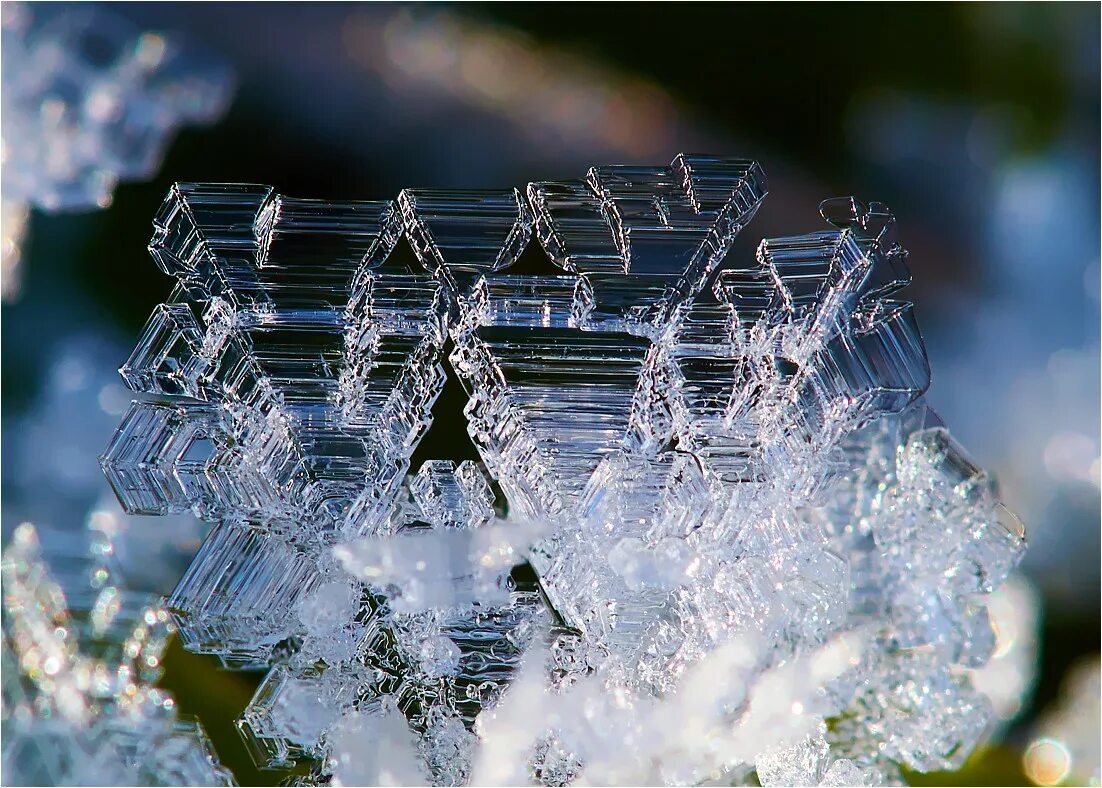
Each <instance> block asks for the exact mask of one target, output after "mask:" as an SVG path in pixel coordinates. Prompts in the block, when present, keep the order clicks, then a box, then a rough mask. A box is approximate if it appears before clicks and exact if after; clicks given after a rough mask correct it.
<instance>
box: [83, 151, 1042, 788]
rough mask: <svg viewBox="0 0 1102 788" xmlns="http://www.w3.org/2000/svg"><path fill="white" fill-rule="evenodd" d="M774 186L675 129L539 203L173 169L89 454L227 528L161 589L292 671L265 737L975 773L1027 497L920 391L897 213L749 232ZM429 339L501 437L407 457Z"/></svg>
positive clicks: (713, 766) (661, 778)
mask: <svg viewBox="0 0 1102 788" xmlns="http://www.w3.org/2000/svg"><path fill="white" fill-rule="evenodd" d="M764 196H765V185H764V177H763V175H762V172H761V170H760V168H759V167H758V165H757V164H756V163H754V162H751V161H744V160H730V159H721V158H716V157H711V156H688V155H680V156H678V157H677V158H675V159H674V161H673V163H672V164H671V165H669V166H659V167H637V166H609V167H596V168H593V169H592V170H590V171H589V173H588V174H587V176H586V177H585V178H584V179H581V180H577V181H565V182H548V183H533V184H530V185H529V186H528V189H527V194H522V193H521V192H520V191H518V190H503V191H500V192H492V191H485V192H483V191H478V192H473V191H467V192H464V191H458V192H457V191H446V192H445V191H422V190H407V191H405V192H403V193H402V194H401V195H400V197H399V199H398V200H397V201H396V202H389V201H384V202H358V203H334V202H322V201H313V200H300V199H292V198H289V197H284V196H281V195H278V194H275V193H274V192H273V190H272V189H270V188H267V187H259V186H227V185H202V184H179V185H177V186H176V187H174V188H173V190H172V192H171V193H170V194H169V197H168V200H167V202H166V203H165V205H164V207H163V208H162V210H161V211H160V213H159V214H158V215H157V218H156V220H155V222H154V226H155V232H154V237H153V242H152V244H151V247H150V249H151V251H152V253H153V257H154V259H155V260H156V261H157V264H158V265H159V266H160V268H161V269H162V270H163V271H164V272H165V273H167V274H169V275H171V276H174V277H176V279H177V281H178V284H177V287H176V289H175V290H174V291H173V294H172V296H171V297H170V298H169V300H168V301H167V302H166V303H165V304H162V305H161V306H159V307H157V309H156V310H155V311H154V314H153V316H152V318H151V319H150V321H149V324H148V325H147V327H146V329H145V332H144V334H143V336H142V339H141V341H140V343H139V345H138V347H137V349H136V350H135V351H134V354H133V355H132V356H131V358H130V360H129V361H128V362H127V363H126V365H125V366H124V367H123V369H122V373H123V377H124V378H125V380H126V382H127V384H128V385H129V386H130V387H131V389H132V390H134V391H135V392H137V393H139V394H140V398H139V399H138V400H136V401H135V402H134V404H133V405H132V407H131V409H130V411H129V412H128V413H127V415H126V417H125V418H124V420H123V423H122V425H121V426H120V428H119V431H118V433H117V434H116V436H115V438H114V439H113V441H112V443H111V445H110V447H109V448H108V450H107V453H106V454H105V456H104V458H103V465H104V469H105V471H106V472H107V475H108V477H109V479H110V480H111V483H112V485H113V486H114V488H115V490H116V492H117V493H118V495H119V498H120V501H122V503H123V505H124V507H125V508H126V509H127V511H129V512H131V513H146V514H165V513H168V512H176V511H185V510H189V509H190V510H193V511H194V512H196V513H197V514H198V515H199V516H201V517H203V518H205V519H208V520H211V521H213V522H215V523H216V524H215V526H214V528H213V530H212V531H211V533H210V536H209V537H208V539H207V541H206V542H205V543H204V545H203V547H202V549H201V550H200V552H199V554H198V555H197V557H196V559H195V561H194V563H193V564H192V566H191V568H190V570H189V571H188V573H187V574H186V576H185V577H184V578H183V579H182V580H181V581H180V584H179V586H178V587H177V588H176V590H175V591H174V592H173V593H172V595H171V597H170V598H169V601H168V606H169V608H170V610H171V611H172V612H173V615H174V618H175V620H176V624H177V627H178V629H179V633H180V636H181V637H182V638H183V641H184V643H185V645H186V647H187V648H189V649H192V650H194V651H198V652H201V653H210V654H216V655H218V656H219V657H220V658H221V659H222V661H223V662H224V664H225V665H227V666H228V667H234V666H251V667H255V666H271V668H270V671H269V673H268V674H267V678H266V679H265V680H264V682H263V683H262V685H261V687H260V689H259V690H258V692H257V695H256V697H255V698H254V700H253V702H252V703H251V705H250V706H249V707H248V709H247V710H246V711H245V714H244V716H243V718H242V720H241V725H240V727H241V730H242V732H243V734H244V735H245V737H246V739H247V740H248V741H249V742H250V743H251V745H252V746H253V750H254V752H255V755H256V757H257V759H258V762H259V763H261V764H262V765H266V766H271V767H276V766H285V765H288V764H290V763H292V762H294V761H309V762H311V763H312V764H313V771H312V773H311V775H312V776H311V777H310V778H306V779H308V780H309V781H322V780H327V781H331V782H333V783H334V784H363V783H373V782H374V783H378V782H390V781H398V782H405V783H409V782H432V783H436V784H458V783H462V782H464V781H466V780H473V781H474V782H476V783H479V784H489V783H516V782H523V781H528V780H530V781H534V782H539V783H544V784H565V783H571V782H578V783H589V784H594V783H597V784H602V783H633V784H639V783H655V782H672V783H682V782H700V781H703V780H711V779H723V780H725V781H727V782H736V783H737V782H740V781H745V780H753V779H754V778H755V777H756V778H757V779H758V780H760V781H761V782H762V784H803V785H810V784H819V783H820V782H822V783H823V784H856V783H857V782H863V783H873V782H880V781H893V780H897V779H898V778H899V767H900V766H905V767H909V768H912V769H917V770H936V769H945V768H952V767H954V766H956V765H959V764H960V763H961V761H962V760H963V758H965V757H966V756H967V754H968V752H969V751H970V750H971V748H972V747H973V746H974V744H975V743H976V741H977V740H978V738H979V737H980V736H981V735H982V734H983V733H984V731H985V729H986V727H987V724H988V716H989V715H988V710H987V705H986V701H985V699H984V697H983V696H982V695H981V694H980V693H978V692H977V691H975V690H973V688H972V687H971V684H970V679H969V672H970V670H972V669H974V668H976V667H978V666H980V665H982V664H983V663H984V662H985V661H986V660H987V658H988V656H989V654H990V652H991V649H992V646H993V643H994V633H993V631H992V627H991V625H990V622H989V620H988V617H987V612H986V607H985V595H987V594H989V593H991V592H992V591H993V590H994V589H995V588H996V587H997V586H999V585H1000V584H1001V583H1002V582H1003V580H1004V579H1005V578H1006V576H1007V574H1008V573H1009V572H1010V570H1011V569H1012V568H1013V566H1014V564H1015V563H1016V561H1017V560H1018V559H1019V557H1020V555H1021V552H1022V550H1023V548H1024V540H1023V534H1022V531H1021V527H1020V525H1019V524H1018V523H1017V521H1016V520H1015V519H1014V518H1013V516H1012V515H1010V514H1009V513H1008V512H1006V511H1005V510H1004V509H1003V507H1002V505H1001V504H1000V503H999V501H998V499H997V496H996V491H995V488H994V485H993V483H992V481H991V480H990V479H989V478H988V477H987V476H986V475H984V474H983V472H982V471H980V470H979V469H978V468H976V467H975V465H973V464H972V463H971V462H970V461H969V460H968V459H967V458H966V456H965V455H964V454H963V452H962V451H961V449H960V448H959V447H958V446H957V445H956V444H955V443H954V442H953V441H952V440H951V439H950V438H949V436H948V434H947V432H946V430H945V428H944V427H943V426H942V425H941V423H940V422H939V421H938V419H937V417H936V415H934V414H933V412H932V411H930V410H929V408H928V407H927V406H926V405H925V404H924V402H923V400H922V395H923V392H924V391H925V389H926V387H927V385H928V382H929V368H928V366H927V362H926V357H925V351H924V348H923V345H922V341H921V337H920V335H919V332H918V327H917V324H916V322H915V319H914V315H913V313H912V309H911V306H910V304H909V303H907V302H905V301H900V300H897V298H896V296H897V295H898V293H899V291H900V290H901V289H902V288H903V287H904V286H905V285H906V284H907V283H908V281H909V273H908V271H907V267H906V265H905V258H906V252H905V251H904V250H903V249H902V248H901V247H900V246H899V245H898V244H897V243H895V242H894V240H893V239H892V225H893V223H894V219H893V217H892V216H891V214H890V213H889V212H888V211H887V209H886V208H885V207H884V206H882V205H880V204H877V203H873V204H871V205H869V206H865V205H862V204H861V203H859V202H857V201H855V200H852V199H842V200H829V201H827V202H825V203H823V205H822V206H821V213H822V215H823V218H824V219H826V221H827V222H828V224H827V226H826V228H824V229H821V230H818V231H815V232H812V233H810V234H806V235H799V236H789V237H782V238H770V239H765V240H763V241H762V242H761V244H760V245H759V246H758V249H757V253H756V255H754V256H753V258H752V259H749V260H739V259H734V258H735V257H736V255H734V254H731V255H728V251H729V250H730V247H731V244H732V242H733V241H734V239H735V237H736V236H737V235H738V234H739V233H740V232H741V231H742V230H743V229H744V227H745V226H746V225H747V223H748V222H749V221H750V220H751V218H752V217H753V215H754V213H755V211H756V210H757V208H758V207H759V205H760V204H761V201H762V199H763V198H764ZM533 229H534V233H533ZM533 234H534V235H535V240H532V239H531V236H532V235H533ZM399 243H402V244H408V245H409V246H410V247H412V250H413V252H414V253H415V256H416V259H417V260H418V261H419V262H420V264H421V265H420V266H413V265H408V266H407V265H403V264H400V263H399V262H398V261H399V260H400V259H401V255H398V254H392V252H393V250H394V248H395V246H396V245H397V244H399ZM526 250H527V251H528V254H526V255H525V262H524V264H523V265H517V261H518V260H519V259H520V257H521V255H522V253H525V252H526ZM541 250H542V254H541ZM541 266H542V271H541ZM510 267H515V268H522V269H524V270H525V271H526V273H525V275H520V274H517V273H511V272H510V270H509V269H510ZM414 268H417V270H413V269H414ZM533 270H534V271H535V273H531V272H532V271H533ZM445 363H448V364H450V365H451V368H452V369H453V370H454V372H455V373H456V375H457V376H458V378H459V380H460V381H461V382H462V384H463V385H464V387H465V389H466V391H467V394H468V396H469V401H468V404H467V407H466V409H465V411H464V413H465V415H466V419H467V425H468V432H469V434H470V436H471V438H472V440H473V442H474V445H475V447H476V448H477V450H478V452H479V454H480V456H481V459H482V464H475V463H471V462H469V461H468V462H463V463H460V464H458V465H456V464H455V463H454V462H452V461H450V460H449V459H448V458H441V459H439V460H432V461H427V462H425V463H423V464H422V465H421V466H420V467H419V468H416V469H413V468H411V467H410V457H411V455H412V454H413V450H414V448H415V447H416V446H417V444H418V442H419V441H420V440H421V438H422V437H423V436H424V434H425V433H426V431H427V430H428V429H429V428H430V426H431V423H432V418H433V414H432V406H433V404H434V402H435V401H436V399H437V397H438V395H439V393H440V391H441V389H442V387H443V385H444V381H445V373H444V368H443V364H445ZM436 415H437V417H438V418H439V417H442V414H439V413H437V414H436ZM443 415H446V414H443ZM450 417H451V418H461V416H460V415H459V414H454V415H451V416H450ZM491 480H492V481H493V482H495V483H496V486H497V488H498V489H500V491H501V495H500V497H499V498H498V499H496V500H495V496H494V493H493V492H492V489H493V487H492V485H491ZM495 507H496V508H495ZM502 511H504V512H506V514H499V513H495V512H502Z"/></svg>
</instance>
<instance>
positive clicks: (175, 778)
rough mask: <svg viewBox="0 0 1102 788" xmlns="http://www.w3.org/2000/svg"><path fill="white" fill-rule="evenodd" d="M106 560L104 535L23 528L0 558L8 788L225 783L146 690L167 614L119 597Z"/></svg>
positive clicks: (207, 755)
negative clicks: (0, 560)
mask: <svg viewBox="0 0 1102 788" xmlns="http://www.w3.org/2000/svg"><path fill="white" fill-rule="evenodd" d="M82 536H83V537H84V538H81V537H82ZM46 558H49V559H50V563H49V564H47V563H46V561H45V559H46ZM111 558H112V556H111V549H110V542H109V541H108V540H107V539H106V538H105V536H104V535H103V534H102V533H99V532H96V531H94V530H89V531H86V532H84V533H83V534H81V533H79V532H77V533H74V532H72V531H61V532H51V531H48V530H41V529H36V528H35V527H34V526H32V525H31V524H30V523H24V524H23V525H21V526H19V527H18V528H17V529H16V530H15V532H14V534H13V537H12V539H11V541H10V542H9V544H8V545H7V547H6V549H5V550H4V558H3V564H2V570H3V581H4V617H3V622H4V625H3V643H2V650H3V651H2V653H3V663H4V664H3V715H2V724H3V737H2V739H3V744H2V754H3V781H4V784H5V785H228V784H232V777H231V776H230V774H229V773H228V772H227V771H225V770H224V769H222V768H221V767H220V766H218V765H217V764H216V761H215V758H214V754H213V751H212V750H211V747H210V744H209V742H208V741H207V738H206V735H205V734H204V732H203V729H202V728H201V727H200V726H199V724H198V722H195V721H189V720H185V719H182V718H180V717H179V716H178V715H177V714H176V708H175V702H174V701H173V699H172V697H171V696H169V695H168V694H166V693H165V692H164V691H162V690H160V689H157V688H156V687H155V686H154V684H155V682H156V679H157V677H158V676H159V675H160V661H161V656H162V653H163V651H164V648H165V645H166V642H167V640H168V637H169V635H170V634H171V632H172V626H171V623H170V620H169V616H168V614H167V613H166V612H165V611H164V610H163V609H162V608H160V606H159V605H158V599H157V597H155V596H151V595H148V594H141V593H134V592H132V591H128V590H126V589H125V588H123V587H121V586H119V585H118V584H117V575H116V574H115V573H114V572H113V571H112V561H111ZM55 575H60V576H62V577H63V580H64V581H65V584H66V585H67V586H68V588H69V589H70V592H69V593H65V591H63V590H62V586H61V585H59V584H58V582H57V581H56V580H55Z"/></svg>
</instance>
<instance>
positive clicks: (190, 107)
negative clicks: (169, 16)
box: [0, 3, 232, 292]
mask: <svg viewBox="0 0 1102 788" xmlns="http://www.w3.org/2000/svg"><path fill="white" fill-rule="evenodd" d="M3 52H4V55H3V69H2V70H3V114H4V128H3V139H2V142H0V144H2V147H3V191H4V200H3V216H4V224H5V238H4V258H5V266H4V268H5V270H4V273H5V279H6V280H7V281H6V283H5V292H8V291H9V290H10V289H11V288H12V287H14V284H13V279H14V277H13V274H14V265H15V262H16V261H17V260H18V255H19V236H20V235H21V234H22V231H23V228H24V225H25V222H26V218H27V212H28V210H29V208H30V207H37V208H39V209H42V210H46V211H59V210H87V209H89V208H94V207H101V208H102V207H105V206H107V205H109V204H110V202H111V196H112V193H113V192H114V190H115V186H116V184H117V183H119V182H120V181H132V180H144V179H146V178H149V177H150V176H151V175H153V173H154V172H155V171H156V169H157V167H158V166H159V165H160V162H161V159H162V158H163V155H164V150H165V147H166V145H167V143H168V141H169V139H170V138H171V135H172V133H173V132H174V131H175V130H176V129H177V128H178V127H180V126H184V125H190V124H196V123H210V122H213V121H214V120H216V119H217V118H218V117H219V116H220V115H221V114H222V113H223V112H224V111H225V109H226V106H227V104H228V102H229V98H230V94H231V89H232V80H231V78H230V73H229V69H228V68H227V67H226V66H225V65H223V64H221V63H219V62H218V61H217V60H216V59H214V58H211V57H208V56H207V55H206V54H205V53H203V54H202V55H201V56H200V55H199V53H197V52H196V50H195V47H194V46H193V45H192V46H190V47H187V48H185V47H181V46H180V45H179V44H178V43H177V42H176V41H175V40H173V39H171V38H168V37H165V36H164V35H161V34H158V33H153V32H142V31H140V30H138V29H136V28H134V27H133V26H132V25H131V24H130V23H129V22H128V21H127V20H126V19H123V18H121V17H119V16H116V15H115V14H114V13H111V12H109V11H106V10H103V9H100V8H95V7H92V6H85V7H82V8H65V9H62V10H60V11H54V10H52V9H49V8H48V7H43V5H42V4H35V5H30V4H24V3H5V4H4V8H3Z"/></svg>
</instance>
